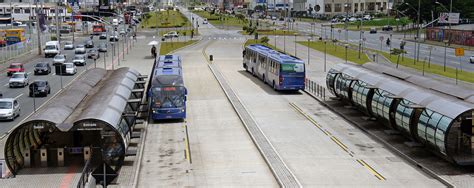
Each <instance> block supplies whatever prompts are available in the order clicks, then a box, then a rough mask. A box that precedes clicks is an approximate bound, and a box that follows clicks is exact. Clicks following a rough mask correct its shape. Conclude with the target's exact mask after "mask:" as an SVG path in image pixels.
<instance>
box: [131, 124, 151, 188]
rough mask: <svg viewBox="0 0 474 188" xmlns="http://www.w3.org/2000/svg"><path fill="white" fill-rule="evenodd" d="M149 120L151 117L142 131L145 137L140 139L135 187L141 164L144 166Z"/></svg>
mask: <svg viewBox="0 0 474 188" xmlns="http://www.w3.org/2000/svg"><path fill="white" fill-rule="evenodd" d="M149 120H150V118H149V117H148V118H147V121H146V123H145V128H144V130H143V131H142V135H143V137H142V139H141V140H140V153H138V161H137V168H136V169H135V174H134V177H133V183H132V187H134V188H136V187H138V177H139V176H138V175H140V169H141V166H142V159H143V150H144V149H145V140H146V134H147V129H148V121H149Z"/></svg>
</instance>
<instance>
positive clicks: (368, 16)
mask: <svg viewBox="0 0 474 188" xmlns="http://www.w3.org/2000/svg"><path fill="white" fill-rule="evenodd" d="M371 19H372V17H371V16H370V15H364V17H362V20H371Z"/></svg>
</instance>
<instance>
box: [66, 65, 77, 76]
mask: <svg viewBox="0 0 474 188" xmlns="http://www.w3.org/2000/svg"><path fill="white" fill-rule="evenodd" d="M64 66H66V72H65V73H66V74H71V75H74V74H76V73H77V68H76V65H74V64H73V63H64Z"/></svg>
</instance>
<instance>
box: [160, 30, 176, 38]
mask: <svg viewBox="0 0 474 188" xmlns="http://www.w3.org/2000/svg"><path fill="white" fill-rule="evenodd" d="M163 37H165V38H173V37H179V35H178V32H176V31H170V32H168V33H166V34H164V35H163Z"/></svg>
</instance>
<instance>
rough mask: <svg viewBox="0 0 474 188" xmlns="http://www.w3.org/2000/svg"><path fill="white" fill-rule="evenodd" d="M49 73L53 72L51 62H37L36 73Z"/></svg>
mask: <svg viewBox="0 0 474 188" xmlns="http://www.w3.org/2000/svg"><path fill="white" fill-rule="evenodd" d="M49 73H51V66H49V63H46V62H40V63H36V65H35V71H34V74H35V75H39V74H45V75H48V74H49Z"/></svg>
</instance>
